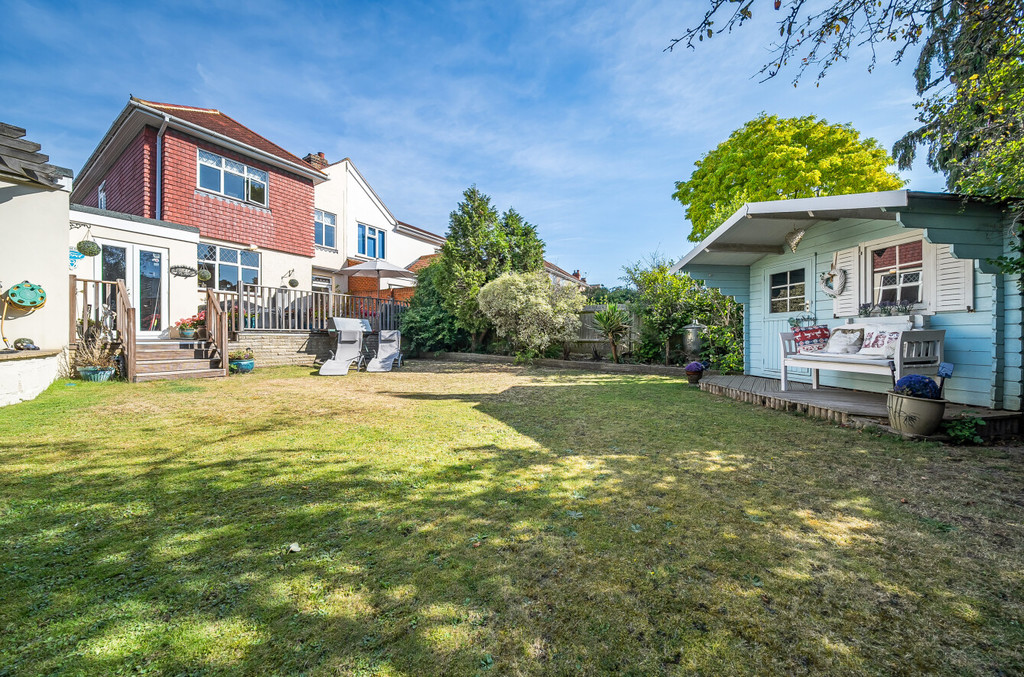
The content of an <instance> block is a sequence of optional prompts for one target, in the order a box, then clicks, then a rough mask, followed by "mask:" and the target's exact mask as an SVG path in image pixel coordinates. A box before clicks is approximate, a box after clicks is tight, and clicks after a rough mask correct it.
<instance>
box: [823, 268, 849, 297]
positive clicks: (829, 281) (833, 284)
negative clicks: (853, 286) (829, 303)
mask: <svg viewBox="0 0 1024 677" xmlns="http://www.w3.org/2000/svg"><path fill="white" fill-rule="evenodd" d="M818 287H820V288H821V291H823V292H825V296H828V297H829V298H833V299H834V298H836V297H837V296H839V295H840V294H842V293H843V290H844V289H846V271H845V270H843V269H841V268H835V267H833V268H832V270H830V271H828V272H827V273H822V274H821V275H819V276H818Z"/></svg>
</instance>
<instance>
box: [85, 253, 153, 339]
mask: <svg viewBox="0 0 1024 677" xmlns="http://www.w3.org/2000/svg"><path fill="white" fill-rule="evenodd" d="M96 242H97V244H99V245H100V247H101V252H100V255H99V256H97V257H96V259H95V260H96V263H95V266H96V270H95V271H94V274H95V275H96V279H98V280H105V281H108V282H112V281H115V280H124V283H125V287H126V288H127V289H128V297H129V298H130V299H131V300H132V305H133V306H134V307H135V318H136V330H137V331H138V336H139V337H140V338H156V337H158V336H160V334H161V333H162V332H163V331H165V330H166V329H167V328H168V318H167V308H168V294H167V287H168V279H167V256H168V252H167V250H166V249H164V248H163V247H149V246H143V245H135V244H129V243H126V242H114V241H104V240H100V239H97V240H96ZM105 300H106V299H105ZM114 302H115V299H110V300H109V301H108V303H110V305H111V307H113V306H114Z"/></svg>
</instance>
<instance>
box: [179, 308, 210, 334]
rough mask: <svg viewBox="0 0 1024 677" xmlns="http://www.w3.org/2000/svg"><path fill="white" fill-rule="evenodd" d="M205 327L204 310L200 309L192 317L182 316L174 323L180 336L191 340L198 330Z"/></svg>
mask: <svg viewBox="0 0 1024 677" xmlns="http://www.w3.org/2000/svg"><path fill="white" fill-rule="evenodd" d="M204 327H206V311H205V310H201V311H199V312H198V313H196V314H195V315H193V316H192V317H183V318H182V319H180V320H178V321H177V322H175V323H174V328H175V329H177V330H178V336H179V337H180V338H183V339H186V340H189V341H191V340H192V339H194V338H195V337H196V335H197V334H198V333H199V330H200V329H202V328H204Z"/></svg>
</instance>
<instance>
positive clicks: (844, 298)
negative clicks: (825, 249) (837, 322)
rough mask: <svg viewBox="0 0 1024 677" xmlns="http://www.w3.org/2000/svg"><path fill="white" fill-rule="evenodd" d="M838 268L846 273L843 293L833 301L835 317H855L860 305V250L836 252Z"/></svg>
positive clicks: (852, 248) (855, 248)
mask: <svg viewBox="0 0 1024 677" xmlns="http://www.w3.org/2000/svg"><path fill="white" fill-rule="evenodd" d="M835 260H836V268H837V269H839V270H841V271H843V272H845V273H846V287H845V288H844V289H843V293H842V294H840V295H839V296H837V297H836V298H834V299H832V316H833V317H855V316H856V315H857V310H858V306H859V305H860V248H859V247H850V248H849V249H843V250H842V251H838V252H836V259H835Z"/></svg>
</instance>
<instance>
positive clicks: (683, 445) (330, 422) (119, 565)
mask: <svg viewBox="0 0 1024 677" xmlns="http://www.w3.org/2000/svg"><path fill="white" fill-rule="evenodd" d="M1021 460H1022V454H1021V452H1020V450H1019V449H1011V448H996V449H993V448H980V449H957V448H950V447H941V446H935V445H929V444H911V443H905V442H902V441H898V440H895V439H894V438H891V437H886V436H877V435H873V434H869V433H863V432H857V431H851V430H844V429H841V428H837V427H835V426H832V425H828V424H825V423H820V422H816V421H812V420H808V419H804V418H800V417H796V416H792V415H788V414H781V413H778V412H773V411H768V410H764V409H760V408H755V407H752V406H749V405H745V404H740V403H736V402H733V401H730V400H725V399H721V398H717V397H713V396H710V395H706V394H704V393H701V392H699V391H697V390H695V389H692V388H689V387H687V386H686V385H685V384H683V383H681V382H680V381H679V380H676V379H670V378H662V377H653V376H642V377H641V376H618V375H615V376H612V375H597V374H591V373H580V372H559V371H548V370H541V369H523V368H512V367H481V366H472V367H470V366H462V365H453V364H449V363H431V362H413V363H410V364H409V365H407V367H406V368H405V369H403V370H402V371H400V372H396V373H392V374H363V373H360V374H351V375H349V376H347V377H339V378H331V379H328V378H317V377H313V376H311V375H310V370H309V369H303V368H280V369H264V370H262V371H258V372H257V373H255V374H252V375H250V376H240V377H232V378H230V379H225V380H207V381H186V382H162V383H146V384H137V385H128V384H123V383H114V384H90V383H77V384H75V385H65V383H64V382H59V383H57V384H55V385H54V386H53V387H52V388H51V389H50V390H49V391H47V392H46V393H44V394H43V395H42V396H41V397H40V398H39V399H37V400H36V401H34V402H30V403H24V404H20V405H16V406H13V407H7V408H4V409H0V464H2V473H0V628H2V630H3V633H2V635H0V675H35V674H47V675H48V674H61V675H77V674H92V675H109V674H133V675H134V674H145V673H153V674H168V675H199V674H204V675H205V674H260V675H269V674H279V675H298V674H310V675H335V674H345V675H348V674H354V675H411V676H412V675H415V676H420V675H447V674H452V675H474V674H481V675H489V674H495V675H499V674H500V675H520V674H530V675H560V674H562V675H587V674H617V675H661V674H667V675H676V674H678V675H684V674H685V675H690V674H703V675H719V674H726V675H737V674H843V675H849V674H884V675H891V674H922V673H928V674H935V673H940V674H949V675H994V674H1021V673H1022V672H1024V649H1022V645H1024V630H1022V626H1021V624H1022V623H1024V606H1022V600H1024V581H1022V576H1024V525H1022V518H1024V499H1022V493H1024V490H1022V487H1024V468H1022V463H1021ZM293 542H296V543H298V544H299V545H300V547H301V551H300V552H298V553H289V552H287V550H288V546H289V544H291V543H293Z"/></svg>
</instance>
